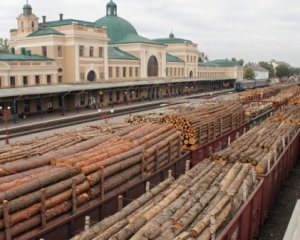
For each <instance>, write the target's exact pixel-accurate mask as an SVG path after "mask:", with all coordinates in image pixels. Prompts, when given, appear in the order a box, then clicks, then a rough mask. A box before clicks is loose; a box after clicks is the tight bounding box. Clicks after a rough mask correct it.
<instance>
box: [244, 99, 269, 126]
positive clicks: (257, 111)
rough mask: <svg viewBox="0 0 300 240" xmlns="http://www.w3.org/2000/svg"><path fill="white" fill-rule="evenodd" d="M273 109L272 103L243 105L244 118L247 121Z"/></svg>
mask: <svg viewBox="0 0 300 240" xmlns="http://www.w3.org/2000/svg"><path fill="white" fill-rule="evenodd" d="M272 109H273V104H272V103H256V102H255V103H251V104H249V105H245V106H244V110H245V120H246V122H249V121H250V120H251V119H253V118H255V117H257V116H259V115H261V114H264V113H266V112H268V111H270V110H272Z"/></svg>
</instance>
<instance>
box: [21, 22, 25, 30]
mask: <svg viewBox="0 0 300 240" xmlns="http://www.w3.org/2000/svg"><path fill="white" fill-rule="evenodd" d="M21 29H22V30H23V29H24V22H21Z"/></svg>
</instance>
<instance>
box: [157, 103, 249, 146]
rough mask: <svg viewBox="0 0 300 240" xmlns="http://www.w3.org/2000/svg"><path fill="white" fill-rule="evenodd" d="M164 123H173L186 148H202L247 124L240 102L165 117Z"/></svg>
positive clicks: (211, 105)
mask: <svg viewBox="0 0 300 240" xmlns="http://www.w3.org/2000/svg"><path fill="white" fill-rule="evenodd" d="M161 122H163V123H171V124H173V125H174V127H175V128H176V129H177V130H179V131H180V132H181V133H182V143H183V145H184V146H185V147H193V146H200V145H202V144H205V143H207V142H210V141H212V140H214V139H216V138H218V137H220V136H222V135H223V134H226V133H228V132H230V131H232V130H234V129H236V128H238V127H240V126H242V125H243V124H244V122H245V120H244V110H243V106H242V104H240V103H239V102H232V101H229V102H215V103H214V104H208V105H202V107H200V108H196V109H195V110H193V111H182V112H180V113H178V114H172V115H165V116H163V117H162V118H161Z"/></svg>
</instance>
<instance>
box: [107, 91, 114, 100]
mask: <svg viewBox="0 0 300 240" xmlns="http://www.w3.org/2000/svg"><path fill="white" fill-rule="evenodd" d="M108 96H109V101H110V102H112V101H113V93H112V92H109V93H108Z"/></svg>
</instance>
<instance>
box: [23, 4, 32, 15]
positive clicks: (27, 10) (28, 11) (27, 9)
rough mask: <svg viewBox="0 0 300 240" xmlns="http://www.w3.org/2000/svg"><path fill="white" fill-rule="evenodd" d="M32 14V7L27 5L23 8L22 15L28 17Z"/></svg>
mask: <svg viewBox="0 0 300 240" xmlns="http://www.w3.org/2000/svg"><path fill="white" fill-rule="evenodd" d="M31 14H32V7H31V6H30V5H29V4H28V3H27V4H25V5H24V7H23V15H25V16H29V15H31Z"/></svg>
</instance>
